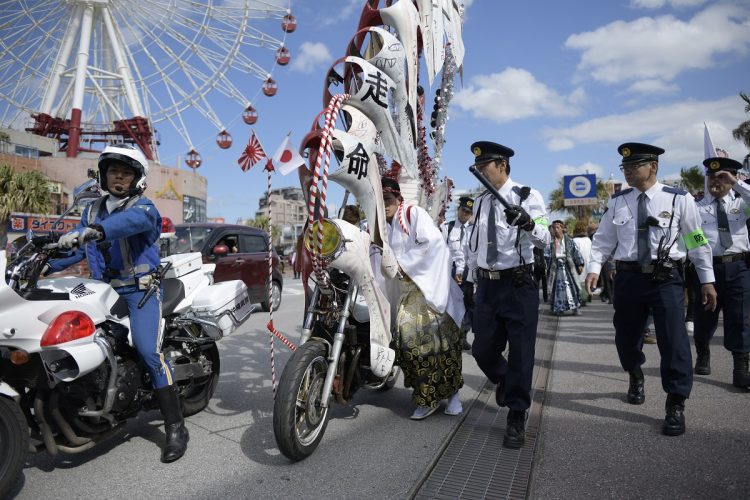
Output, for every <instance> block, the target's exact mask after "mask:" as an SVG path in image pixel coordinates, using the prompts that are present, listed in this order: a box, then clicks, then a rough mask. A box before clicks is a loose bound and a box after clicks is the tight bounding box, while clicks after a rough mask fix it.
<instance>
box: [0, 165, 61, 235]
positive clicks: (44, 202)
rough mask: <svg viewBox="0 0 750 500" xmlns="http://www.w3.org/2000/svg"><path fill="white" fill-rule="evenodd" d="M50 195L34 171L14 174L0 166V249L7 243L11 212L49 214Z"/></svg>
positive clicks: (8, 168) (43, 181) (44, 183)
mask: <svg viewBox="0 0 750 500" xmlns="http://www.w3.org/2000/svg"><path fill="white" fill-rule="evenodd" d="M50 206H51V203H50V193H49V186H48V184H47V180H46V179H45V177H44V176H43V175H42V174H41V173H40V172H36V171H32V172H20V173H17V172H15V171H14V170H13V169H12V168H11V167H10V165H0V248H5V245H6V244H7V242H8V218H9V217H10V214H11V212H32V213H42V214H46V213H48V212H49V209H50Z"/></svg>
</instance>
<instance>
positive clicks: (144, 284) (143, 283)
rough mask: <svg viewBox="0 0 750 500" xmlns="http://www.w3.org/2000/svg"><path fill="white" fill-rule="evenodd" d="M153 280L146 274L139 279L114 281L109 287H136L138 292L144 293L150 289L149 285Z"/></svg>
mask: <svg viewBox="0 0 750 500" xmlns="http://www.w3.org/2000/svg"><path fill="white" fill-rule="evenodd" d="M154 280H155V278H154V277H153V276H152V275H150V274H147V275H145V276H141V277H140V278H128V279H124V280H118V279H114V280H111V281H110V282H109V286H111V287H112V288H123V287H126V286H137V287H138V290H140V291H144V290H148V289H149V287H151V284H152V283H153V282H154Z"/></svg>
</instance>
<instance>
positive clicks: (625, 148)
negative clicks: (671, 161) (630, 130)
mask: <svg viewBox="0 0 750 500" xmlns="http://www.w3.org/2000/svg"><path fill="white" fill-rule="evenodd" d="M617 152H618V153H620V154H621V155H622V163H620V165H627V164H631V163H641V162H644V161H659V155H660V154H663V153H664V150H663V149H662V148H660V147H658V146H652V145H650V144H643V143H640V142H626V143H625V144H620V146H619V147H618V148H617Z"/></svg>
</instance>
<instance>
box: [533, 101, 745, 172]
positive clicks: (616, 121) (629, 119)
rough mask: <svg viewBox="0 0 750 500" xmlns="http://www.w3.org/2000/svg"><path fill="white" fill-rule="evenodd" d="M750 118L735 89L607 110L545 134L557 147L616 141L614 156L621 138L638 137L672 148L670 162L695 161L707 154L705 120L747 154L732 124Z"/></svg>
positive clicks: (721, 142) (717, 139)
mask: <svg viewBox="0 0 750 500" xmlns="http://www.w3.org/2000/svg"><path fill="white" fill-rule="evenodd" d="M746 119H747V115H746V114H745V112H744V108H743V102H742V100H741V99H740V98H739V97H738V96H737V95H731V96H728V97H725V98H723V99H719V100H716V101H693V100H690V101H683V102H678V103H674V104H669V105H665V106H658V107H653V108H647V109H639V110H637V111H632V112H630V113H625V114H619V115H608V116H603V117H600V118H595V119H593V120H589V121H586V122H583V123H579V124H578V125H575V126H573V127H569V128H555V129H553V128H550V129H547V130H545V131H544V132H543V135H544V136H545V137H546V138H547V139H548V142H547V148H548V149H550V150H552V151H558V150H560V149H561V148H560V145H567V146H570V147H569V148H568V149H572V148H573V147H575V146H577V145H580V144H592V143H610V144H612V151H613V158H614V157H615V156H616V153H615V148H616V147H617V145H618V144H620V143H623V142H628V141H638V142H647V143H652V144H656V145H658V146H661V147H663V148H664V149H666V150H667V152H666V154H665V155H664V159H665V161H667V162H669V163H678V164H685V165H687V164H690V165H693V164H696V163H699V162H700V161H702V160H703V122H706V123H707V124H708V128H709V130H710V132H711V138H712V139H713V142H714V145H715V146H716V147H720V148H723V149H726V150H727V151H728V152H729V155H730V156H731V157H732V158H740V159H741V158H743V157H744V156H745V154H747V152H746V151H745V149H744V147H743V145H742V144H740V143H739V142H737V141H735V140H734V138H733V137H732V129H733V128H735V127H736V126H737V125H739V123H740V122H742V121H743V120H746Z"/></svg>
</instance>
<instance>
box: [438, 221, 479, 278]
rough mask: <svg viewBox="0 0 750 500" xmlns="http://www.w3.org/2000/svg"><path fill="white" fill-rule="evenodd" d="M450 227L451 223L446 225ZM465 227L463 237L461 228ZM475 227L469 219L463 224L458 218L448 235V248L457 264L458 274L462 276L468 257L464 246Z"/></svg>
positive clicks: (454, 262)
mask: <svg viewBox="0 0 750 500" xmlns="http://www.w3.org/2000/svg"><path fill="white" fill-rule="evenodd" d="M449 227H450V224H449V225H448V226H447V227H446V232H448V231H447V229H448V228H449ZM462 227H463V230H464V234H463V237H462V236H461V228H462ZM472 227H474V225H473V224H470V223H469V221H466V223H464V224H461V221H459V220H456V221H455V224H454V225H453V229H451V230H450V232H448V234H447V235H446V237H445V238H446V240H447V243H448V248H449V249H450V251H451V260H452V261H453V264H455V265H456V274H457V275H459V276H461V274H463V272H464V268H465V267H466V257H465V255H464V246H465V245H466V242H467V241H468V240H469V235H470V234H471V229H472Z"/></svg>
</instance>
